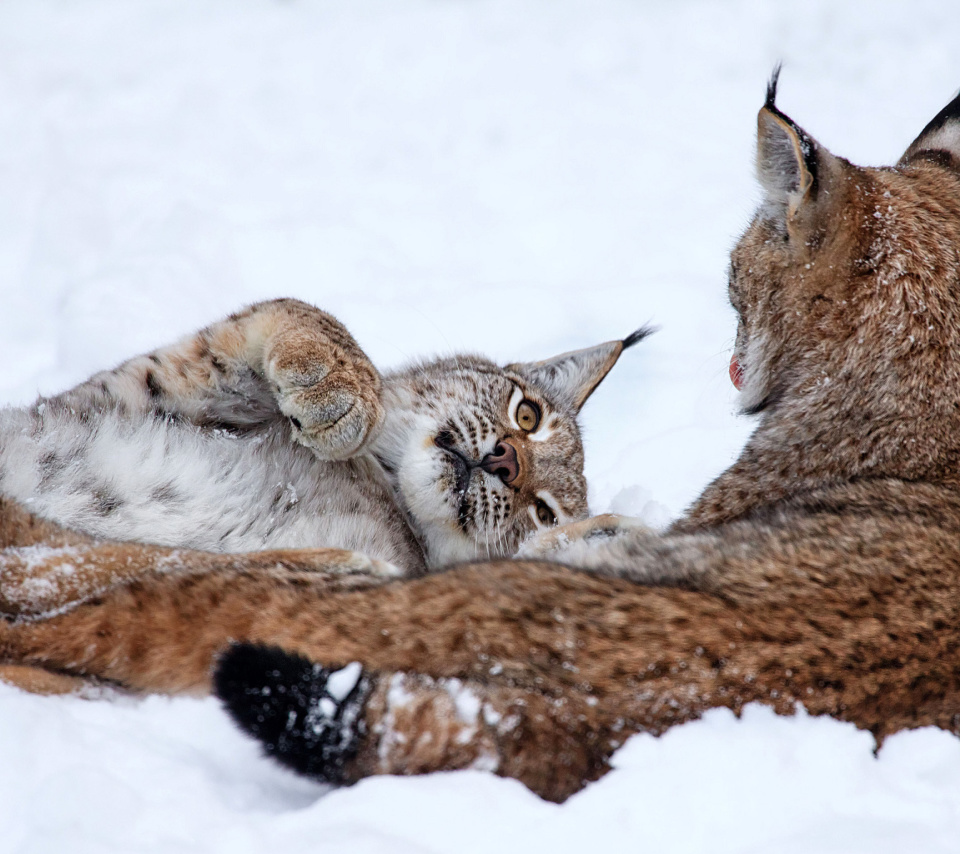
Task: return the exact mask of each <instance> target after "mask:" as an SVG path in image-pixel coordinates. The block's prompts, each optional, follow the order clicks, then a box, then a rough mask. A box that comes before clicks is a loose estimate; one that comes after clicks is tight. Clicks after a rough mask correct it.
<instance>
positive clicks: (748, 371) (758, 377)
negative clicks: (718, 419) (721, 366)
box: [739, 333, 770, 410]
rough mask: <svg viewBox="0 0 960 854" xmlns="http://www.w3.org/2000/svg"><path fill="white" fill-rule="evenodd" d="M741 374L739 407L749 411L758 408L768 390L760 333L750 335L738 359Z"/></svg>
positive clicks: (768, 383) (767, 377) (764, 348)
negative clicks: (740, 357) (741, 355)
mask: <svg viewBox="0 0 960 854" xmlns="http://www.w3.org/2000/svg"><path fill="white" fill-rule="evenodd" d="M739 362H740V368H741V371H742V374H741V384H740V407H741V408H742V409H744V410H750V409H753V408H754V407H756V406H758V405H759V404H760V402H761V401H762V400H763V399H764V398H765V397H766V396H767V394H768V393H769V389H770V382H769V370H768V368H767V358H766V340H765V338H764V336H763V334H762V333H757V334H754V335H751V336H750V338H749V340H748V341H747V346H746V347H745V348H744V353H743V358H742V359H739Z"/></svg>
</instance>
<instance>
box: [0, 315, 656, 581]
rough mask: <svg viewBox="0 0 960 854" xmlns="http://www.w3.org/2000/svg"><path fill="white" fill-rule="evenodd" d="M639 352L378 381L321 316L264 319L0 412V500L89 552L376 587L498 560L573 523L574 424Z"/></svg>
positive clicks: (463, 366) (216, 330)
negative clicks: (292, 554) (302, 562)
mask: <svg viewBox="0 0 960 854" xmlns="http://www.w3.org/2000/svg"><path fill="white" fill-rule="evenodd" d="M645 334H646V332H645V331H642V330H641V331H640V332H638V333H635V334H634V335H633V336H631V337H630V338H628V339H627V340H625V341H612V342H609V343H606V344H601V345H599V346H597V347H593V348H590V349H586V350H581V351H577V352H573V353H567V354H564V355H562V356H558V357H557V358H555V359H552V360H548V361H545V362H538V363H532V364H516V365H511V366H508V367H507V368H499V367H497V366H496V365H494V364H493V363H492V362H490V361H488V360H487V359H483V358H480V357H477V356H459V357H455V358H447V359H438V360H435V361H431V362H423V363H420V364H416V365H414V366H412V367H410V368H407V369H405V370H401V371H398V372H394V373H390V374H387V375H386V376H384V377H383V378H381V376H380V375H379V374H378V372H377V370H376V369H375V368H374V367H373V365H372V364H371V363H370V361H369V360H368V359H367V357H366V356H365V355H364V353H363V352H362V351H361V350H360V348H359V347H358V346H357V344H356V342H355V341H354V340H353V338H352V337H351V336H350V335H349V333H348V332H347V331H346V329H344V328H343V326H342V325H340V324H339V323H338V322H337V321H336V320H334V319H333V318H332V317H330V316H329V315H327V314H325V313H323V312H321V311H319V310H318V309H315V308H313V307H311V306H309V305H306V304H304V303H301V302H297V301H295V300H277V301H273V302H267V303H261V304H258V305H255V306H252V307H251V308H249V309H247V310H246V311H243V312H240V313H238V314H235V315H233V316H231V317H230V318H228V319H226V320H224V321H222V322H220V323H217V324H215V325H213V326H211V327H209V328H207V329H204V330H202V331H201V332H199V333H197V334H196V335H194V336H192V337H189V338H187V339H185V340H183V341H181V342H179V343H177V344H175V345H173V346H171V347H167V348H164V349H161V350H157V351H156V352H154V353H151V354H148V355H145V356H139V357H137V358H135V359H132V360H130V361H129V362H126V363H125V364H123V365H121V366H120V367H118V368H117V369H115V370H113V371H108V372H104V373H101V374H97V375H96V376H94V377H93V378H91V379H90V380H88V381H87V382H85V383H83V384H81V385H79V386H77V387H76V388H74V389H73V390H71V391H68V392H66V393H64V394H61V395H58V396H56V397H52V398H47V399H41V400H40V401H39V402H38V403H37V404H35V405H34V406H32V407H29V408H26V409H7V410H3V411H2V412H0V492H2V494H3V495H4V496H6V497H8V498H13V499H15V500H17V501H19V502H21V503H23V504H24V505H25V506H26V507H29V508H30V510H31V511H33V512H34V513H37V514H38V515H40V516H42V517H44V518H46V519H50V520H52V521H55V522H57V523H59V524H61V525H63V526H66V527H68V528H72V529H74V530H77V531H82V532H84V533H87V534H90V535H93V536H95V537H99V538H104V539H109V540H126V541H139V542H150V543H155V544H158V545H165V546H174V547H182V548H192V549H199V550H204V551H209V552H243V551H259V550H264V549H281V548H283V549H299V548H309V547H318V546H324V547H336V548H339V549H348V550H353V551H356V552H361V553H363V554H364V555H366V556H367V557H368V558H370V559H371V560H372V563H370V564H369V565H367V566H365V567H364V568H365V569H368V570H369V569H372V570H373V571H375V572H377V573H379V574H384V575H397V574H403V575H419V574H422V573H423V572H424V571H425V570H429V569H433V568H436V567H438V566H442V565H444V564H448V563H451V562H453V561H458V560H470V559H474V558H478V557H489V556H497V555H509V554H512V553H513V552H515V551H516V549H517V546H518V544H519V543H520V542H521V541H522V540H523V539H524V537H526V536H527V535H528V534H530V533H531V532H532V531H534V530H536V529H537V528H545V527H548V526H550V525H553V524H556V523H558V522H560V523H562V522H566V521H569V520H571V519H576V518H578V517H581V516H583V515H584V514H585V512H586V509H587V508H586V487H585V482H584V478H583V474H582V466H583V451H582V447H581V443H580V437H579V432H578V429H577V424H576V415H577V413H578V412H579V410H580V407H581V406H582V405H583V403H584V401H585V400H586V399H587V397H588V396H589V395H590V394H591V392H592V391H593V390H594V388H596V386H597V384H598V383H599V382H600V381H601V380H602V379H603V377H604V376H605V375H606V373H607V372H608V371H609V370H610V368H611V367H612V366H613V364H614V363H615V362H616V361H617V358H618V357H619V355H620V353H621V352H622V350H623V348H624V347H626V346H629V345H630V344H633V343H634V342H636V341H639V340H640V339H641V338H642V337H644V335H645ZM340 564H342V561H341V562H340ZM340 564H338V565H340ZM348 567H349V564H348Z"/></svg>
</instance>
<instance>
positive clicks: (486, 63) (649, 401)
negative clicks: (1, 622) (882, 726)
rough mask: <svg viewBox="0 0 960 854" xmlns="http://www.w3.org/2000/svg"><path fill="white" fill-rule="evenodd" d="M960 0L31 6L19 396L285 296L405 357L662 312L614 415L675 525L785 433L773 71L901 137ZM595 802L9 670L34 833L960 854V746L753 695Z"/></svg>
mask: <svg viewBox="0 0 960 854" xmlns="http://www.w3.org/2000/svg"><path fill="white" fill-rule="evenodd" d="M958 44H960V15H957V12H956V7H955V4H954V3H953V2H951V0H940V2H926V0H912V2H910V3H902V2H897V0H876V2H873V3H852V2H846V3H841V2H837V0H810V2H804V3H799V2H778V0H728V1H727V2H718V0H704V2H692V0H672V2H670V3H664V2H659V0H634V2H628V0H591V2H589V3H587V2H573V0H497V2H487V1H486V0H391V2H383V1H382V0H337V1H336V2H335V1H334V0H328V2H314V3H307V2H302V0H301V1H300V2H266V1H265V0H263V2H252V0H218V1H217V2H207V3H205V4H193V3H189V2H181V3H171V2H138V3H131V2H128V0H113V2H83V1H82V0H77V2H48V0H20V2H18V0H7V2H5V3H3V4H2V5H0V104H2V107H0V187H2V188H3V189H2V192H0V288H2V295H0V306H2V312H0V360H2V364H3V365H4V370H3V372H2V375H0V399H2V400H3V401H5V402H24V401H27V400H30V399H31V398H32V397H33V396H35V395H36V393H37V391H38V390H39V391H43V392H52V391H55V390H57V389H61V388H63V387H65V386H67V385H69V384H71V383H74V382H76V381H78V380H80V379H82V378H83V377H85V376H86V375H88V374H89V373H91V372H92V371H94V370H96V369H99V368H103V367H106V366H108V365H110V364H112V363H115V362H117V361H119V360H121V359H122V358H124V357H126V356H129V355H132V354H134V353H136V352H139V351H143V350H145V349H147V348H149V347H153V346H156V345H158V344H161V343H163V342H165V341H168V340H170V339H172V338H174V337H176V336H178V335H179V334H181V333H184V332H187V331H189V330H192V329H194V328H197V327H199V326H201V325H202V324H204V323H206V322H208V321H210V320H213V319H215V318H217V317H218V316H219V315H222V314H224V313H226V312H227V311H229V310H232V309H234V308H236V307H237V306H239V305H241V304H243V303H246V302H250V301H252V300H255V299H258V298H262V297H270V296H279V295H290V296H298V297H302V298H304V299H307V300H310V301H313V302H315V303H317V304H319V305H321V306H323V307H324V308H327V309H329V310H331V311H333V312H334V313H335V314H337V315H338V316H339V317H340V318H341V319H342V320H343V321H344V322H346V324H347V325H348V326H349V327H350V328H351V329H352V330H353V331H354V333H355V334H356V336H357V338H358V339H359V341H360V343H361V344H362V345H363V346H364V347H365V349H366V350H367V352H368V353H369V354H370V355H371V356H372V357H373V358H374V360H375V361H376V362H378V363H379V364H380V365H382V366H384V367H387V366H390V365H394V364H397V363H399V362H401V361H403V360H405V359H407V358H409V357H412V356H414V355H417V354H423V353H431V352H452V351H457V350H464V349H473V350H479V351H482V352H487V353H490V354H491V355H494V356H496V357H497V358H500V359H503V360H513V359H516V358H539V357H545V356H547V355H551V354H552V353H554V352H559V351H562V350H565V349H570V348H573V347H579V346H584V345H587V344H591V343H594V342H597V341H600V340H605V339H609V338H613V337H622V336H623V335H624V334H626V333H627V332H629V331H631V330H632V329H634V328H635V327H636V326H638V325H640V324H641V323H644V322H646V321H654V322H656V323H658V324H659V325H660V326H661V327H662V331H661V332H660V333H659V334H658V335H656V336H655V337H654V338H652V339H651V340H650V341H649V342H645V343H644V344H643V345H641V346H640V347H638V348H637V349H636V350H634V351H631V352H630V353H629V354H628V355H627V356H625V357H624V360H623V363H622V364H621V365H619V366H618V367H617V369H616V370H615V371H614V373H613V374H612V375H611V377H610V378H609V379H608V380H607V382H606V383H605V385H604V387H603V388H602V389H601V391H599V392H598V393H597V395H596V396H595V398H594V399H592V400H591V402H590V404H589V405H588V407H587V411H586V413H585V419H584V420H585V429H586V435H587V468H588V476H589V478H590V481H591V490H592V491H591V499H592V505H593V509H594V510H596V511H603V510H608V509H614V510H617V511H619V512H629V513H634V514H639V515H643V516H644V517H645V518H647V519H648V520H651V521H655V522H657V521H665V520H667V519H669V518H671V517H672V516H674V515H676V514H677V513H679V512H680V511H681V510H682V508H683V507H684V506H685V505H686V504H687V503H688V502H689V501H690V500H691V499H692V498H693V496H694V495H696V493H697V492H698V491H699V489H700V488H701V487H702V486H703V485H704V484H705V483H706V481H707V480H708V479H710V478H711V477H713V476H714V475H715V474H716V473H718V472H719V471H721V470H722V469H723V468H724V467H725V466H726V465H727V464H728V463H729V462H730V461H731V459H732V458H733V457H734V456H735V455H736V453H737V450H738V448H739V446H740V445H741V444H742V442H743V440H744V438H745V437H746V435H747V433H748V432H749V429H750V424H749V423H748V422H746V421H744V420H743V419H739V418H737V417H736V416H735V394H734V392H733V389H732V388H731V387H730V384H729V382H728V381H727V377H726V374H727V368H726V366H727V359H728V356H729V348H730V345H731V343H732V333H733V326H732V314H731V311H730V309H729V308H728V307H727V306H726V304H725V300H724V289H725V280H726V253H727V251H728V250H729V248H730V246H731V245H732V243H733V241H734V240H735V237H736V235H737V233H738V232H739V231H740V230H741V229H742V228H743V227H744V225H745V224H746V221H747V219H748V217H749V215H750V212H751V210H752V207H753V204H754V203H755V201H756V195H757V193H756V189H755V187H754V184H753V179H752V174H751V170H752V164H751V158H752V147H753V134H754V127H755V126H754V120H755V114H756V110H757V109H758V108H759V106H760V104H761V101H762V94H763V87H764V83H765V79H766V77H767V75H768V73H769V71H770V69H771V67H772V66H773V64H774V62H775V61H776V60H777V59H781V58H782V59H783V60H785V70H784V73H783V77H782V83H781V97H780V102H779V103H780V106H781V107H782V108H783V109H784V110H786V111H787V112H788V113H789V114H790V115H792V116H793V117H794V118H795V119H797V120H798V121H799V122H800V123H802V124H803V125H804V126H805V127H807V129H808V130H810V131H811V132H812V133H813V134H814V135H815V136H817V137H818V138H819V139H820V140H821V141H822V142H824V143H825V144H827V145H828V146H829V147H830V148H831V149H832V150H834V151H835V152H836V153H838V154H841V155H844V156H847V157H849V158H851V159H853V160H855V161H857V162H861V163H888V162H891V161H893V160H894V159H896V157H897V156H898V155H899V154H900V152H901V151H902V150H903V149H904V148H905V147H906V145H907V144H908V143H909V142H910V140H911V139H912V137H913V135H914V134H915V133H916V132H917V131H919V130H920V128H921V127H922V126H923V125H924V124H925V123H926V121H927V120H928V119H929V118H931V117H932V116H933V115H934V114H935V113H936V112H937V110H939V108H940V107H941V106H943V104H944V103H946V101H947V100H948V99H949V98H950V96H951V95H952V94H953V92H954V91H955V90H956V88H957V86H958V85H960V51H958V50H957V45H958ZM615 761H616V766H617V768H616V770H615V771H613V772H612V773H611V774H609V775H608V776H607V777H606V778H604V779H603V780H601V781H600V782H598V783H596V784H594V785H592V786H590V787H589V788H588V789H587V790H586V791H584V792H582V793H581V794H580V795H578V796H576V797H574V798H572V799H571V800H570V801H569V802H568V803H567V804H565V805H563V806H561V807H557V806H553V805H548V804H545V803H542V802H539V801H538V800H537V799H536V798H534V797H533V796H532V795H530V794H529V793H528V792H526V790H524V789H523V788H522V787H521V786H519V785H518V784H516V783H514V782H513V781H508V780H500V779H497V778H493V777H490V776H488V775H485V774H481V773H479V772H469V773H466V772H465V773H458V774H441V775H435V776H432V777H425V778H419V779H389V778H383V779H374V780H368V781H364V782H363V783H361V784H360V785H358V786H356V787H354V788H352V789H349V790H343V791H336V792H332V793H325V791H324V790H323V789H321V788H320V787H317V786H314V785H312V784H309V783H306V782H303V781H301V780H297V779H295V778H294V777H292V776H290V775H288V774H286V773H285V772H282V771H280V770H278V769H276V768H274V767H273V766H271V765H270V764H269V763H267V762H266V761H264V760H261V759H260V758H259V757H258V754H257V750H256V749H255V747H254V746H253V745H252V744H250V743H248V742H247V741H245V740H244V739H243V738H241V737H240V736H239V735H238V734H236V733H235V732H234V731H233V730H232V729H231V727H230V726H229V725H228V723H227V721H226V719H225V718H224V716H223V715H222V714H221V713H220V711H219V709H218V708H217V706H216V704H215V703H213V702H212V701H196V700H176V701H170V700H165V699H161V698H151V699H149V700H147V701H144V702H141V703H136V702H132V701H122V702H117V703H112V704H109V703H89V702H83V701H80V700H75V699H40V698H36V697H31V696H27V695H23V694H20V693H18V692H16V691H14V690H12V689H9V688H4V687H0V840H2V842H0V849H3V850H4V851H8V850H9V851H11V852H61V851H71V852H78V853H79V852H95V851H114V852H125V853H126V852H140V851H143V852H147V851H150V852H153V851H177V852H181V851H198V852H199V851H202V852H214V851H224V852H227V851H229V852H232V854H237V853H238V852H259V851H301V850H309V851H336V852H358V854H359V852H364V854H366V852H391V853H392V852H398V854H404V852H417V854H421V853H423V854H426V852H431V854H432V852H472V851H477V852H487V851H523V852H528V851H549V852H567V851H570V852H582V851H584V850H590V849H597V850H603V851H631V852H634V851H645V850H649V851H657V852H663V853H664V854H666V852H687V851H689V852H702V851H706V850H710V851H712V852H761V851H762V852H769V851H776V852H798V854H801V852H802V853H803V854H805V852H811V851H817V852H871V853H872V854H875V852H902V851H907V850H909V851H911V852H956V851H958V850H960V741H958V740H957V739H955V738H953V737H951V736H948V735H946V734H944V733H940V732H935V731H921V732H916V733H907V734H902V735H899V736H896V737H894V738H892V739H890V740H889V741H888V743H887V744H886V746H885V747H884V748H883V750H882V751H881V752H880V754H879V757H876V758H875V757H874V755H873V753H872V743H871V740H870V738H869V737H868V736H867V735H865V734H863V733H858V732H856V731H855V730H854V729H853V728H851V727H849V726H845V725H841V724H839V723H836V722H833V721H829V720H815V719H811V718H807V717H804V716H801V717H798V718H794V719H781V718H775V717H774V716H772V715H771V714H770V713H768V712H767V711H766V710H763V709H760V708H751V709H748V710H747V713H746V714H745V715H744V717H743V719H742V720H739V721H738V720H736V719H734V718H733V716H732V715H731V714H729V713H728V712H726V711H717V712H714V713H711V714H709V715H708V716H707V717H706V718H705V719H704V720H703V721H701V722H698V723H693V724H688V725H686V726H684V727H681V728H679V729H676V730H673V731H671V732H670V733H668V734H667V735H666V736H664V737H663V738H661V739H659V740H655V739H652V738H650V737H645V736H638V737H635V738H634V739H632V740H631V741H630V742H628V744H627V745H626V746H625V747H624V748H623V749H622V750H621V751H620V752H619V753H618V754H617V756H616V757H615Z"/></svg>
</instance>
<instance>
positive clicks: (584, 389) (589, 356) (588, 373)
mask: <svg viewBox="0 0 960 854" xmlns="http://www.w3.org/2000/svg"><path fill="white" fill-rule="evenodd" d="M655 331H656V330H655V329H654V328H653V327H649V326H644V327H643V328H641V329H638V330H637V331H636V332H634V333H632V334H631V335H628V336H627V337H626V338H624V339H623V340H622V341H607V342H606V343H605V344H598V345H597V346H596V347H587V348H586V349H584V350H573V351H571V352H569V353H562V354H561V355H559V356H554V357H553V358H552V359H544V361H542V362H521V363H518V364H514V365H507V368H506V369H507V370H508V371H513V372H514V373H515V374H518V375H519V376H520V377H522V378H523V379H524V380H526V381H527V382H529V383H530V384H531V385H534V386H537V387H538V388H540V389H541V390H542V391H543V393H544V394H546V395H547V397H549V398H550V399H551V400H553V401H555V402H556V403H557V404H558V405H560V406H564V407H567V408H568V409H571V410H573V412H579V411H580V408H581V407H582V406H583V404H584V403H585V402H586V400H587V398H588V397H590V395H591V394H593V390H594V389H595V388H596V387H597V386H598V385H600V382H601V381H602V380H603V378H604V377H605V376H606V375H607V374H608V373H610V369H611V368H612V367H613V366H614V365H615V364H616V363H617V359H619V358H620V354H621V353H622V352H623V351H624V350H626V349H627V348H628V347H632V346H633V345H634V344H636V343H637V342H639V341H642V340H643V339H644V338H646V337H647V336H648V335H651V334H652V333H653V332H655Z"/></svg>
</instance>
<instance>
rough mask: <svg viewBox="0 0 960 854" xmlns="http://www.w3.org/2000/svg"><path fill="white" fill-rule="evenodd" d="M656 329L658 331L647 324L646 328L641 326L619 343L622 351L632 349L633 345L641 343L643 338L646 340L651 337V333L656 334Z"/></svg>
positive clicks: (656, 327)
mask: <svg viewBox="0 0 960 854" xmlns="http://www.w3.org/2000/svg"><path fill="white" fill-rule="evenodd" d="M658 329H659V327H658V326H650V325H649V324H647V325H646V326H641V327H640V328H639V329H638V330H636V331H635V332H631V333H630V334H629V335H628V336H627V337H626V338H624V339H623V341H621V342H620V343H621V344H622V345H623V349H624V350H626V349H627V347H632V346H633V345H634V344H639V343H640V342H641V341H643V339H644V338H647V337H649V336H650V335H653V333H654V332H656V331H657V330H658Z"/></svg>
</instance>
